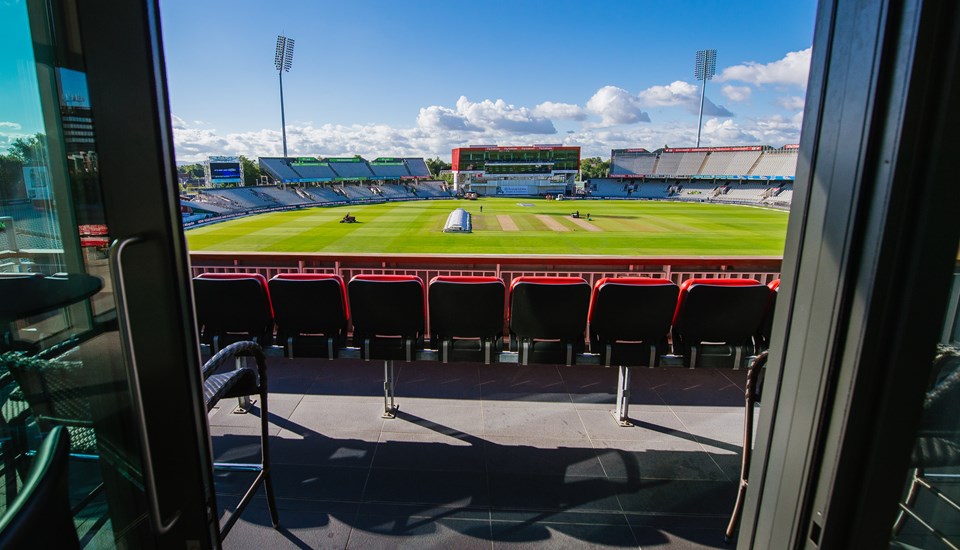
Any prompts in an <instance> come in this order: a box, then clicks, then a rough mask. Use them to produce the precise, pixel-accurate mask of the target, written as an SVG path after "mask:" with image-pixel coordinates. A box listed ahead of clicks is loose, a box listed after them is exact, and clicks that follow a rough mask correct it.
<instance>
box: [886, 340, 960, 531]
mask: <svg viewBox="0 0 960 550" xmlns="http://www.w3.org/2000/svg"><path fill="white" fill-rule="evenodd" d="M933 364H934V367H933V381H932V383H931V389H930V390H929V391H928V392H927V396H926V398H925V399H924V401H923V416H922V417H921V420H920V430H919V431H918V432H917V439H916V441H915V442H914V445H913V451H912V452H911V454H910V464H911V466H912V467H913V473H912V478H911V481H910V488H909V489H908V490H907V495H906V497H905V498H904V500H903V502H901V503H900V513H899V515H898V516H897V520H896V522H895V523H894V526H893V535H894V537H896V536H897V535H899V534H900V532H901V530H902V529H903V527H904V525H905V524H906V523H907V521H908V520H913V521H914V522H915V523H916V524H918V525H919V526H920V527H921V528H922V529H924V530H925V531H927V532H929V533H930V535H932V536H933V537H935V538H937V539H939V540H940V541H941V542H943V543H944V544H945V545H946V546H948V547H950V548H956V547H957V543H958V540H957V536H956V532H955V531H954V532H953V533H952V536H951V535H948V534H945V533H943V532H942V531H941V530H940V529H937V527H935V526H934V525H933V523H934V521H936V520H937V519H942V518H933V517H923V516H922V515H921V514H922V512H919V511H918V510H917V509H915V508H914V505H915V504H916V501H917V497H918V496H919V493H920V490H921V489H926V490H927V491H929V492H930V493H931V494H932V495H933V496H934V497H936V500H935V502H937V503H938V504H945V505H946V508H943V510H944V511H947V510H948V509H952V510H954V511H955V512H957V514H954V515H955V517H958V518H960V503H958V502H957V501H956V500H954V499H953V498H952V496H951V495H955V494H956V492H955V491H942V490H940V489H939V488H938V487H937V483H938V482H943V481H947V480H950V481H952V482H954V483H955V482H956V481H957V479H958V477H960V476H958V474H956V473H954V472H955V469H956V467H957V466H960V424H958V421H957V405H958V403H960V349H958V348H955V347H951V346H943V345H941V346H938V349H937V354H936V356H935V358H934V361H933ZM930 468H950V469H951V470H948V471H947V472H945V473H944V472H937V473H936V474H935V475H931V474H930V473H928V472H927V470H928V469H930ZM954 521H955V520H954Z"/></svg>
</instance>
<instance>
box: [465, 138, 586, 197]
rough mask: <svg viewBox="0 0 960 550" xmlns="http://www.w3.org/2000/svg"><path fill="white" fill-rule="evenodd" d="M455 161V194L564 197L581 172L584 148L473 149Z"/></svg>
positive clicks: (486, 146) (540, 146) (490, 146)
mask: <svg viewBox="0 0 960 550" xmlns="http://www.w3.org/2000/svg"><path fill="white" fill-rule="evenodd" d="M452 158H453V162H452V168H451V172H452V173H453V181H454V187H455V190H456V191H457V192H464V193H466V192H474V193H477V194H478V195H481V196H483V195H489V196H492V195H522V196H536V195H540V196H544V195H558V194H564V193H566V192H567V190H568V189H569V188H571V187H572V186H573V183H574V180H575V179H576V176H577V173H578V172H579V171H580V148H579V147H565V146H562V145H533V146H523V147H499V146H496V145H471V146H470V147H460V148H456V149H454V150H453V152H452Z"/></svg>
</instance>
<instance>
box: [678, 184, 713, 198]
mask: <svg viewBox="0 0 960 550" xmlns="http://www.w3.org/2000/svg"><path fill="white" fill-rule="evenodd" d="M716 188H717V184H715V183H712V182H689V183H684V184H683V185H682V186H681V190H680V192H679V193H677V194H676V195H675V196H676V197H677V198H678V199H681V200H692V201H702V200H706V199H712V198H713V193H714V190H715V189H716Z"/></svg>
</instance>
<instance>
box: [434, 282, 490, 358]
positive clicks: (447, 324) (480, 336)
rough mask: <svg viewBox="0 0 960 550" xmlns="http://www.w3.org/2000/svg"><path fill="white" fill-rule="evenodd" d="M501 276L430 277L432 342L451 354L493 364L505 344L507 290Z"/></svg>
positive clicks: (448, 356) (442, 355)
mask: <svg viewBox="0 0 960 550" xmlns="http://www.w3.org/2000/svg"><path fill="white" fill-rule="evenodd" d="M505 292H506V287H505V286H504V284H503V281H502V280H500V279H499V278H498V277H448V276H437V277H434V278H433V279H431V280H430V292H429V294H430V330H431V336H430V343H431V344H432V345H433V347H435V348H437V349H439V350H440V360H441V361H443V362H444V363H446V362H448V361H449V360H450V359H451V358H454V359H467V360H481V359H482V360H483V362H484V364H490V362H491V361H492V358H493V353H494V352H498V351H500V349H501V347H502V345H503V322H504V309H503V306H504V294H505Z"/></svg>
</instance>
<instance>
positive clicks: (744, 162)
mask: <svg viewBox="0 0 960 550" xmlns="http://www.w3.org/2000/svg"><path fill="white" fill-rule="evenodd" d="M760 153H761V151H712V152H711V153H710V154H709V155H707V160H706V162H705V163H704V164H703V168H702V169H701V170H700V174H701V175H704V176H717V177H737V176H744V175H746V174H748V173H750V168H752V167H753V165H754V164H755V163H756V162H757V159H758V158H760Z"/></svg>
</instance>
